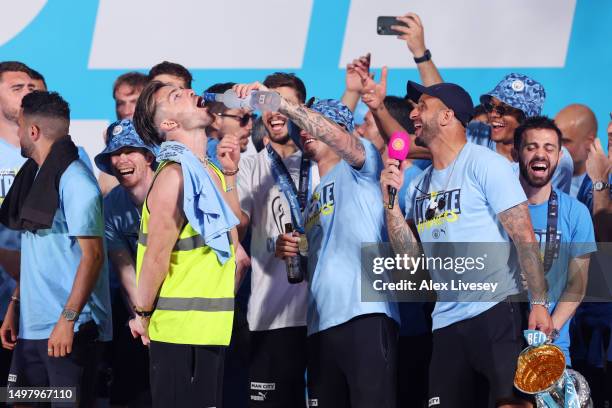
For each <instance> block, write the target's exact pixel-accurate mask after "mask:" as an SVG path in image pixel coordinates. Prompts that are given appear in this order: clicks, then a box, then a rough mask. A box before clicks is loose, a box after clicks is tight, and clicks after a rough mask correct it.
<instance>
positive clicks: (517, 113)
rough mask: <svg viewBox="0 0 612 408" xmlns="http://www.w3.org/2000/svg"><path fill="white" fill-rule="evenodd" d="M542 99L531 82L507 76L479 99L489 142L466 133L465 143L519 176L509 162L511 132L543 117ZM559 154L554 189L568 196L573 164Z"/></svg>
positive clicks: (541, 91) (565, 154)
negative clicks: (494, 157) (491, 155)
mask: <svg viewBox="0 0 612 408" xmlns="http://www.w3.org/2000/svg"><path fill="white" fill-rule="evenodd" d="M545 98H546V92H545V91H544V87H543V86H542V84H540V83H539V82H537V81H535V80H534V79H532V78H530V77H528V76H527V75H523V74H517V73H511V74H508V75H506V76H505V77H504V78H503V79H502V80H501V81H500V82H499V83H498V84H497V85H496V86H495V88H493V90H492V91H490V92H488V93H486V94H484V95H482V96H481V97H480V103H481V104H482V105H483V107H484V108H485V111H486V112H487V123H488V124H489V125H490V126H491V138H490V139H488V138H482V137H478V136H477V135H475V134H472V132H470V131H469V129H468V132H467V138H468V140H469V141H470V142H472V143H476V144H480V145H483V146H486V147H488V148H489V149H491V150H493V151H494V152H497V153H499V154H501V155H502V156H504V157H505V158H506V159H508V160H509V161H510V162H511V163H512V166H513V169H514V171H515V173H516V174H517V175H518V163H516V162H515V160H514V159H513V158H512V146H513V143H514V131H515V130H516V128H518V127H519V125H521V124H522V123H523V122H524V121H525V119H526V118H529V117H532V116H537V115H540V114H541V113H542V105H544V99H545ZM562 151H563V153H562V154H561V158H560V160H559V165H558V166H557V169H556V171H555V173H554V174H553V179H552V183H553V186H555V188H558V189H560V190H562V191H563V192H565V193H569V191H570V188H571V185H572V177H573V173H574V164H573V162H572V156H571V155H570V153H569V151H568V150H567V149H566V148H565V147H563V148H562Z"/></svg>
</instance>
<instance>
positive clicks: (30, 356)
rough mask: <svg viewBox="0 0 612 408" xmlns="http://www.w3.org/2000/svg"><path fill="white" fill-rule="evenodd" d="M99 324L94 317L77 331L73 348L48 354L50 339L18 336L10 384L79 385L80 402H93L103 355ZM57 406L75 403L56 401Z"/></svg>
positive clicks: (28, 385) (20, 385)
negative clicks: (99, 341)
mask: <svg viewBox="0 0 612 408" xmlns="http://www.w3.org/2000/svg"><path fill="white" fill-rule="evenodd" d="M97 338H98V328H97V326H96V324H95V323H94V322H93V321H90V322H87V323H85V324H82V325H81V326H80V327H79V330H78V331H77V332H76V333H75V334H74V339H73V342H72V352H71V353H70V354H69V355H67V356H66V357H49V355H48V353H47V348H48V341H49V340H48V339H43V340H27V339H18V340H17V344H16V346H15V350H14V351H13V361H12V363H11V369H10V372H9V377H8V387H76V398H77V401H79V404H78V406H82V407H89V406H92V404H93V403H94V401H95V399H96V392H95V384H96V373H97V370H96V363H97V359H98V357H99V355H100V353H99V350H98V349H99V347H100V343H98V342H97V341H96V339H97ZM53 406H54V407H62V406H69V407H73V406H75V404H74V403H66V404H61V403H54V404H53Z"/></svg>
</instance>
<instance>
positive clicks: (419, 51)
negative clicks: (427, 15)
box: [391, 13, 427, 57]
mask: <svg viewBox="0 0 612 408" xmlns="http://www.w3.org/2000/svg"><path fill="white" fill-rule="evenodd" d="M397 20H398V21H400V22H402V23H404V24H406V25H407V26H408V27H406V26H405V25H392V26H391V28H392V29H393V30H395V31H399V32H400V33H402V34H401V35H398V36H397V38H399V39H400V40H403V41H406V45H407V46H408V49H409V50H410V52H411V53H412V55H413V56H414V57H422V56H423V55H424V54H425V50H426V49H427V48H426V47H425V31H424V30H423V23H422V22H421V19H420V17H419V16H418V15H416V14H415V13H406V14H405V15H403V16H400V17H397Z"/></svg>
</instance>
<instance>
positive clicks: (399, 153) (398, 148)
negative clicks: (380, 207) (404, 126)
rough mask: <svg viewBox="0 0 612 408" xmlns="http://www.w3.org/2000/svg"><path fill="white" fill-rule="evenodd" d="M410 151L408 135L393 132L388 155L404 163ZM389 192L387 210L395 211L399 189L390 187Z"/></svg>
mask: <svg viewBox="0 0 612 408" xmlns="http://www.w3.org/2000/svg"><path fill="white" fill-rule="evenodd" d="M409 150H410V139H409V138H408V134H407V133H405V132H393V135H392V136H391V140H389V145H388V147H387V154H388V155H389V157H390V158H392V159H395V160H399V161H400V162H402V161H403V160H406V157H408V151H409ZM387 188H388V191H389V204H388V205H387V208H389V209H390V210H391V209H393V205H394V204H395V196H396V195H397V189H396V188H395V187H391V186H388V187H387Z"/></svg>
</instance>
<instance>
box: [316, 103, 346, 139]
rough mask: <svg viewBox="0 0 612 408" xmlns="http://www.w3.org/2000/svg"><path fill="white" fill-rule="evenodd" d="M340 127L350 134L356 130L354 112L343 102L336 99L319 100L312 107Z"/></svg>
mask: <svg viewBox="0 0 612 408" xmlns="http://www.w3.org/2000/svg"><path fill="white" fill-rule="evenodd" d="M310 109H312V110H313V111H316V112H319V113H320V114H321V115H323V116H325V117H326V118H328V119H330V120H332V121H334V122H335V123H337V124H338V125H341V126H344V127H345V128H346V130H348V132H349V133H353V131H354V130H355V120H354V119H353V112H351V110H350V109H349V108H348V107H347V106H346V105H345V104H343V103H342V102H340V101H338V100H336V99H319V100H317V101H316V102H315V103H313V104H312V106H311V107H310Z"/></svg>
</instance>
